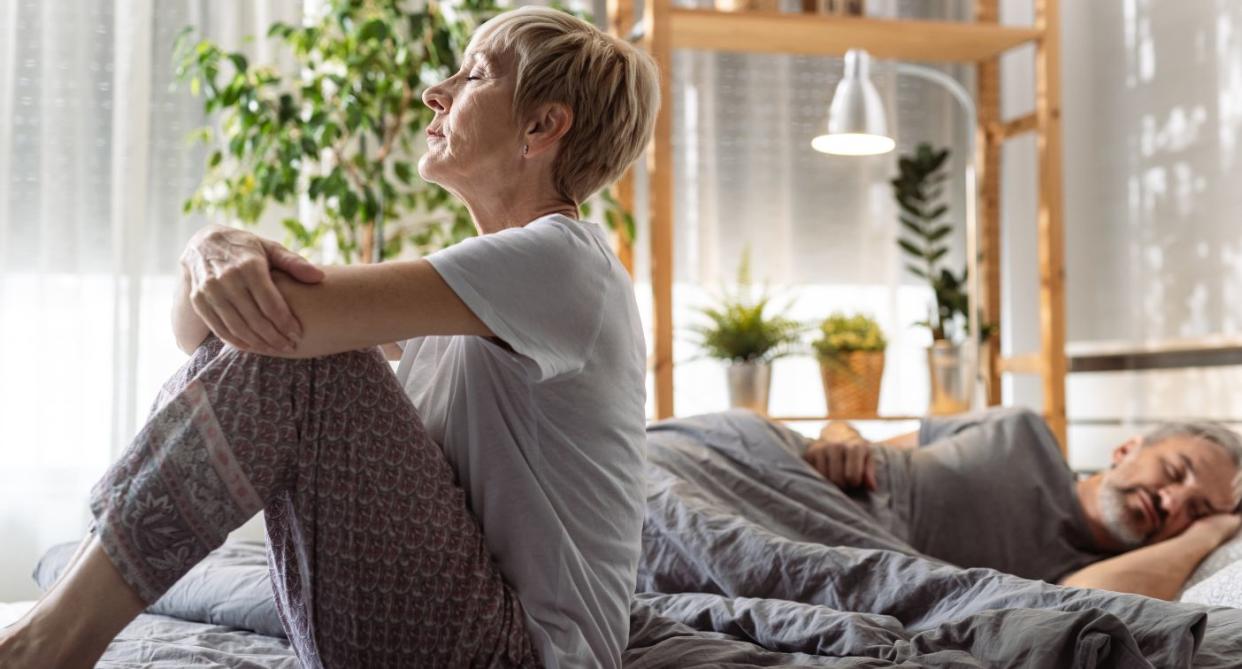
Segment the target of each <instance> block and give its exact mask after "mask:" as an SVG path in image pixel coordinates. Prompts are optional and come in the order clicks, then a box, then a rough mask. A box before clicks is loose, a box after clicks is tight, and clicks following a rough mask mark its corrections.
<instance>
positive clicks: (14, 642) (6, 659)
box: [0, 621, 91, 669]
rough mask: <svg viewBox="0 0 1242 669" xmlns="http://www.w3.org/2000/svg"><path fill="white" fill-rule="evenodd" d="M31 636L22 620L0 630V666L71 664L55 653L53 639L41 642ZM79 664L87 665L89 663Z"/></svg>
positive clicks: (22, 668)
mask: <svg viewBox="0 0 1242 669" xmlns="http://www.w3.org/2000/svg"><path fill="white" fill-rule="evenodd" d="M31 637H32V634H31V633H30V630H29V626H28V625H26V624H25V623H24V621H23V622H17V623H14V624H12V625H10V626H8V627H6V628H4V629H2V630H0V667H4V669H40V668H42V667H69V666H73V665H69V664H66V663H65V659H66V658H62V657H58V656H57V655H56V652H57V646H58V644H57V643H56V642H55V641H54V640H51V639H49V640H47V642H45V643H42V644H41V643H39V642H38V640H37V639H33V638H31ZM40 646H42V648H41V647H40ZM79 666H86V667H89V666H91V665H79Z"/></svg>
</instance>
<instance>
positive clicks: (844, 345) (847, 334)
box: [811, 313, 888, 416]
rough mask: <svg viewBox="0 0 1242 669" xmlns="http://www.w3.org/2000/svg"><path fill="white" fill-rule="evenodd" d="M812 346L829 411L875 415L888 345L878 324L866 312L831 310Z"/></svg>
mask: <svg viewBox="0 0 1242 669" xmlns="http://www.w3.org/2000/svg"><path fill="white" fill-rule="evenodd" d="M811 346H812V347H813V348H814V349H815V356H816V358H818V359H819V369H820V377H821V379H822V380H823V383H824V398H825V399H826V400H827V402H828V414H829V415H833V414H837V415H849V416H871V415H875V413H876V409H877V408H878V407H879V404H880V383H881V381H882V380H883V378H884V349H885V348H886V347H887V346H888V340H887V339H885V337H884V331H883V330H881V329H880V324H879V323H877V322H876V321H875V319H873V318H871V317H870V316H867V315H865V314H854V315H846V314H843V313H834V314H832V315H830V316H828V317H827V318H825V319H824V320H823V322H821V323H820V325H819V337H818V338H817V339H816V340H815V341H814V342H812V344H811Z"/></svg>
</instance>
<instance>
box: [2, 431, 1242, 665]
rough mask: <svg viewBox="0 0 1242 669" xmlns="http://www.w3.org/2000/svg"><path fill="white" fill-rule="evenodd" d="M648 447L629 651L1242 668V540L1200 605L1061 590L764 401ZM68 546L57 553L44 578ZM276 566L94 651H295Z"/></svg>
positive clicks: (1222, 553) (192, 589) (160, 615)
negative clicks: (944, 544)
mask: <svg viewBox="0 0 1242 669" xmlns="http://www.w3.org/2000/svg"><path fill="white" fill-rule="evenodd" d="M648 443H649V449H648V464H647V472H646V474H647V479H648V509H647V518H646V522H645V524H644V527H643V556H642V560H641V563H640V568H639V579H638V594H636V595H635V599H634V603H633V606H632V610H631V629H630V642H629V648H628V650H627V651H626V653H625V656H624V663H625V665H626V666H627V667H694V666H701V667H720V666H730V665H733V666H790V665H797V666H825V667H887V666H936V667H942V666H943V667H949V666H952V667H1002V666H1035V667H1161V668H1164V667H1191V666H1194V667H1221V668H1224V667H1238V666H1242V609H1239V608H1234V607H1236V606H1237V605H1238V604H1239V603H1242V601H1239V600H1238V599H1236V598H1235V599H1230V596H1231V595H1230V594H1229V593H1230V592H1231V590H1230V588H1229V587H1227V586H1229V585H1231V584H1239V583H1242V562H1240V561H1239V559H1238V558H1240V557H1242V540H1235V541H1234V542H1232V543H1230V544H1227V545H1226V546H1223V547H1222V548H1221V549H1219V550H1218V551H1217V552H1216V553H1214V554H1213V555H1212V556H1210V557H1209V559H1208V560H1205V562H1204V564H1203V565H1202V566H1201V567H1200V570H1199V572H1197V573H1196V575H1195V577H1194V578H1192V580H1191V585H1190V587H1188V588H1187V590H1186V596H1187V598H1188V600H1189V601H1193V602H1196V603H1168V602H1161V601H1157V600H1152V599H1147V598H1143V597H1135V596H1131V595H1121V594H1117V593H1108V592H1103V591H1095V590H1082V589H1074V588H1064V587H1058V586H1053V585H1049V584H1046V583H1043V582H1037V581H1028V580H1024V579H1020V578H1017V577H1013V576H1008V575H1005V574H1001V573H999V572H995V571H991V570H987V569H959V568H956V567H953V566H950V565H947V564H944V563H941V562H938V561H936V560H932V559H928V558H926V557H923V556H920V555H918V554H917V552H915V551H914V550H913V549H911V548H910V547H909V546H906V545H904V544H903V543H902V542H901V541H900V540H898V539H897V538H896V537H893V536H891V535H886V534H885V533H884V532H882V531H878V530H876V529H874V528H873V527H872V523H870V522H868V520H867V518H866V517H865V516H864V515H862V512H861V510H859V509H858V507H856V506H855V505H853V504H852V503H851V502H850V501H849V500H848V498H846V497H844V495H842V494H841V493H840V492H839V491H838V490H837V489H836V488H835V487H834V486H832V485H831V484H829V483H827V482H826V481H824V480H823V479H822V478H820V477H818V476H817V475H815V474H814V473H813V472H811V470H810V469H809V468H807V467H806V466H804V465H803V463H802V461H801V459H800V458H799V457H798V456H797V452H796V451H797V449H796V445H795V444H794V443H793V441H792V440H791V439H790V438H789V435H787V434H786V433H783V432H781V431H780V430H779V429H777V428H774V427H773V426H771V425H770V424H768V423H766V422H765V421H762V420H758V419H756V418H755V417H754V416H753V415H752V414H747V413H744V412H726V413H722V414H711V415H707V416H700V417H695V418H688V419H677V420H671V421H664V422H662V423H657V424H654V425H653V426H651V428H650V429H649V431H648ZM71 552H72V546H71V545H69V544H66V545H64V546H60V547H57V548H55V549H53V550H52V551H50V552H49V553H48V555H47V556H45V558H44V559H43V560H42V561H41V562H40V564H39V566H38V568H37V569H36V573H35V577H36V580H38V581H40V582H41V583H49V582H51V581H52V580H54V578H55V575H56V573H57V572H58V571H59V568H60V567H61V566H63V564H64V562H65V561H66V560H67V559H68V557H69V555H70V554H71ZM266 569H267V566H266V559H265V557H264V553H263V547H262V544H261V543H246V542H241V543H230V544H226V545H225V546H224V547H222V548H221V549H219V550H217V551H216V552H214V553H212V555H211V556H209V557H208V559H207V560H205V561H204V562H203V563H201V564H200V565H198V566H197V567H196V568H195V569H194V570H192V571H191V572H190V573H189V574H187V575H186V577H185V578H183V579H182V581H180V582H179V583H178V584H177V585H176V586H174V588H173V589H172V590H170V591H169V593H168V594H167V595H165V597H164V598H163V599H161V600H160V602H157V604H156V605H155V606H153V607H152V609H151V610H149V611H148V613H146V614H144V615H142V616H140V617H139V618H138V619H137V620H136V621H135V622H134V623H133V624H131V625H130V626H129V627H128V628H127V629H126V630H125V631H124V632H123V633H122V634H121V635H120V636H119V637H118V638H117V640H116V641H115V642H114V643H113V644H112V645H111V646H110V647H109V649H108V651H107V654H106V655H105V656H104V660H103V662H102V663H101V665H100V666H105V667H110V666H133V665H142V666H185V665H196V666H222V667H293V666H296V661H295V659H294V658H293V655H292V653H291V651H290V650H289V648H288V645H287V643H286V642H285V641H284V640H283V639H282V638H281V631H280V626H279V621H278V620H276V617H275V607H274V604H273V603H272V601H271V599H272V598H271V591H270V586H269V585H268V583H267V577H266ZM1213 569H1214V570H1215V571H1214V572H1212V573H1208V572H1209V571H1211V570H1213ZM1234 592H1235V595H1234V596H1235V597H1236V591H1234ZM1217 604H1232V606H1209V605H1217ZM15 608H16V607H13V606H9V607H5V608H0V615H3V614H4V613H5V612H9V613H12V612H13V611H14V610H15Z"/></svg>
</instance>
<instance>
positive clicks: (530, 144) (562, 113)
mask: <svg viewBox="0 0 1242 669" xmlns="http://www.w3.org/2000/svg"><path fill="white" fill-rule="evenodd" d="M573 123H574V112H573V110H572V109H570V108H569V105H567V104H565V103H563V102H545V103H543V104H541V105H539V107H538V108H537V109H536V110H535V114H534V115H533V116H532V117H531V119H530V120H529V121H528V122H527V123H526V134H525V136H524V137H523V138H522V142H523V143H524V144H525V145H526V147H527V149H526V152H525V154H524V155H526V156H527V157H531V156H537V155H539V154H540V153H543V152H544V151H549V150H551V149H552V148H553V147H555V146H556V142H557V140H559V139H560V138H562V137H564V136H565V133H567V132H569V129H570V128H571V127H572V126H573Z"/></svg>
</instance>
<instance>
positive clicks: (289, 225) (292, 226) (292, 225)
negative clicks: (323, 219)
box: [280, 218, 310, 244]
mask: <svg viewBox="0 0 1242 669" xmlns="http://www.w3.org/2000/svg"><path fill="white" fill-rule="evenodd" d="M280 224H281V225H283V226H284V227H285V230H288V231H289V234H290V235H291V236H292V237H293V238H294V239H296V240H297V241H298V242H300V243H302V244H306V243H307V242H308V241H309V240H310V233H308V232H307V231H306V227H305V226H303V225H302V222H301V221H299V220H298V219H296V218H286V219H283V220H281V222H280Z"/></svg>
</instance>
